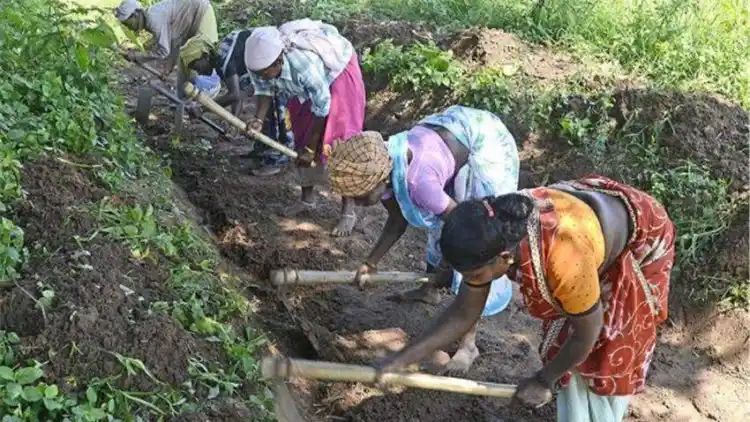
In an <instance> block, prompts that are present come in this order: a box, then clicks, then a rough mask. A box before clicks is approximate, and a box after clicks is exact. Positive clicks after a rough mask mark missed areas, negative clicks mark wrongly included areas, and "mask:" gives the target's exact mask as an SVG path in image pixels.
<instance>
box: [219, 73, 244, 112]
mask: <svg viewBox="0 0 750 422" xmlns="http://www.w3.org/2000/svg"><path fill="white" fill-rule="evenodd" d="M224 83H225V84H226V85H227V93H226V94H224V95H222V96H220V97H219V98H217V99H216V102H217V103H218V104H219V105H220V106H222V107H226V106H228V105H231V106H232V114H234V115H235V116H237V115H239V113H240V111H241V109H242V98H240V78H239V76H237V74H233V75H230V76H228V77H227V78H226V80H225V81H224Z"/></svg>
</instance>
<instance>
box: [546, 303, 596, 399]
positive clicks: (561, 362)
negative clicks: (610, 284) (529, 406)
mask: <svg viewBox="0 0 750 422" xmlns="http://www.w3.org/2000/svg"><path fill="white" fill-rule="evenodd" d="M567 323H568V325H569V326H570V327H571V329H572V333H571V334H570V336H568V338H567V340H565V343H564V344H563V346H562V348H561V349H560V351H559V352H558V353H557V355H556V356H555V357H554V358H552V360H550V361H549V362H547V364H546V365H544V367H543V368H542V369H541V370H540V371H539V378H541V380H544V381H545V382H546V383H547V384H548V386H550V387H551V386H553V385H554V384H555V382H557V380H558V379H560V377H562V376H563V375H564V374H565V373H566V372H567V371H569V370H571V369H573V368H575V367H576V366H578V365H579V364H581V363H582V362H583V361H584V360H586V358H587V357H588V355H589V353H591V349H593V348H594V343H596V339H597V338H599V333H601V331H602V327H603V326H604V311H603V309H602V306H601V303H600V302H597V303H596V305H594V307H593V308H592V309H591V310H589V311H588V312H586V313H585V314H583V315H571V316H568V319H567Z"/></svg>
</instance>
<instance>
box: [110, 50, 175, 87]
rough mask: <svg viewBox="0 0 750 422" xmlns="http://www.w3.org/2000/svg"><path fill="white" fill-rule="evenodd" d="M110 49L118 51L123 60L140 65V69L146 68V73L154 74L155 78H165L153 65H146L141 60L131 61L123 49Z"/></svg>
mask: <svg viewBox="0 0 750 422" xmlns="http://www.w3.org/2000/svg"><path fill="white" fill-rule="evenodd" d="M112 50H114V51H116V52H117V53H119V54H120V55H121V56H122V57H124V58H125V60H127V61H129V62H130V63H135V64H136V65H137V66H139V67H140V68H141V69H144V70H146V71H147V72H148V73H150V74H152V75H154V76H156V77H157V78H159V79H161V80H162V81H163V80H164V79H165V78H164V75H162V74H161V72H159V71H158V70H156V69H154V68H153V67H151V66H149V65H147V64H146V63H141V62H137V61H131V60H130V59H129V58H128V54H127V52H125V51H123V50H120V49H112Z"/></svg>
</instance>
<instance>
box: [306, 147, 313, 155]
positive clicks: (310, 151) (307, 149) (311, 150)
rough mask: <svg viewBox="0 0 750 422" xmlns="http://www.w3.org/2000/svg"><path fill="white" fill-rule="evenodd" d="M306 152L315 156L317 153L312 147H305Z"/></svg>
mask: <svg viewBox="0 0 750 422" xmlns="http://www.w3.org/2000/svg"><path fill="white" fill-rule="evenodd" d="M305 152H309V153H310V154H315V151H314V150H313V149H312V148H310V147H305Z"/></svg>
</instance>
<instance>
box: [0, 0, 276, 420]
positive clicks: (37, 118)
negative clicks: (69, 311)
mask: <svg viewBox="0 0 750 422" xmlns="http://www.w3.org/2000/svg"><path fill="white" fill-rule="evenodd" d="M73 3H74V2H60V1H56V0H52V1H47V0H44V1H43V0H7V1H5V2H3V3H2V4H0V71H1V72H2V73H3V74H4V75H6V77H5V78H3V79H2V81H0V212H2V213H3V214H4V215H8V216H12V215H13V213H12V211H13V209H14V207H15V206H16V204H17V202H18V201H19V200H22V199H23V196H24V192H23V190H22V188H21V186H22V185H21V180H20V170H21V168H22V166H23V165H24V163H26V162H29V161H31V160H34V159H35V158H37V157H39V156H41V155H45V156H48V157H57V158H58V159H61V156H70V157H81V158H82V159H74V160H75V161H81V162H85V163H87V164H76V166H80V167H81V168H86V169H87V170H90V171H91V173H92V174H94V176H95V177H96V178H97V179H98V181H99V182H100V184H101V186H102V187H103V188H106V189H108V190H109V194H110V196H109V197H107V199H105V200H103V201H102V202H100V203H99V204H96V207H95V209H94V210H93V212H94V213H95V216H96V217H97V219H98V221H99V222H100V225H101V226H100V227H99V228H98V229H97V231H96V233H95V234H94V235H93V236H92V235H90V234H89V233H81V234H80V235H81V236H78V237H77V239H78V241H79V242H84V243H85V242H86V241H87V240H86V239H89V240H90V239H92V238H93V237H94V236H102V237H104V236H106V237H107V238H108V239H110V240H111V241H113V242H122V243H123V244H124V245H126V246H127V247H128V248H129V250H130V254H131V259H133V260H136V261H138V260H140V261H146V260H150V261H153V262H155V263H157V264H158V265H159V266H161V267H163V268H165V269H166V270H167V272H168V274H169V278H168V279H167V280H165V283H166V284H167V287H168V288H169V289H170V290H171V294H170V295H169V296H168V297H169V298H170V301H169V302H164V301H162V302H152V303H151V304H150V305H151V309H150V312H160V313H163V314H166V315H168V316H170V317H172V318H174V320H175V322H176V323H178V324H180V325H182V326H183V327H184V328H185V329H186V330H189V331H191V332H193V333H194V334H195V335H196V336H197V337H200V338H203V339H205V340H206V341H208V342H211V343H214V344H216V345H218V347H219V348H221V349H223V352H224V355H225V356H226V361H222V362H210V361H205V360H204V359H203V358H202V357H201V356H199V355H194V356H191V359H190V367H189V371H188V372H189V379H188V381H187V382H186V383H185V384H183V385H168V384H166V383H164V382H162V381H160V380H158V379H156V377H155V376H154V375H153V373H152V372H151V370H150V369H149V368H148V367H147V366H146V365H145V364H144V362H143V361H141V360H139V359H136V358H133V357H130V356H125V355H122V354H120V353H117V351H116V350H113V351H107V352H109V353H110V354H111V355H112V356H113V358H114V359H115V361H116V362H119V364H120V373H118V374H115V375H113V376H108V377H100V378H94V379H92V380H90V381H88V382H87V383H86V384H80V383H79V382H78V380H76V379H75V378H73V377H68V378H67V379H66V384H68V386H69V387H66V388H65V389H64V390H63V389H62V388H58V386H56V385H54V384H49V383H48V382H47V381H46V380H45V367H44V364H43V363H39V362H35V361H28V360H21V359H19V355H20V354H19V353H18V350H17V349H18V347H19V344H20V339H19V338H18V336H17V335H15V334H14V333H9V332H4V331H0V414H2V415H3V417H2V420H3V421H4V422H5V421H26V420H29V421H32V420H76V421H98V420H123V421H138V420H165V419H169V418H171V417H173V416H176V415H179V414H181V413H184V412H188V411H194V410H198V409H200V408H201V407H202V406H204V405H206V404H207V403H208V402H209V401H210V400H213V399H217V398H226V397H230V396H231V397H233V399H234V400H240V401H243V402H245V403H247V406H248V408H249V409H251V410H252V411H253V414H254V415H255V417H256V419H255V420H259V421H260V420H270V419H271V417H272V416H271V413H270V412H269V410H268V409H270V407H271V406H270V402H269V400H270V392H269V391H268V389H267V388H266V387H265V385H264V384H263V383H262V382H261V381H260V380H259V369H258V362H257V361H256V359H255V354H256V353H257V352H258V351H259V350H260V349H261V348H262V347H263V345H264V344H265V338H264V337H263V336H262V335H261V334H260V333H258V332H256V331H255V330H253V329H252V328H251V318H252V315H253V314H252V311H253V307H252V306H251V304H250V303H249V302H248V300H247V299H246V298H245V297H244V296H243V295H242V294H241V293H240V292H239V291H238V290H237V288H236V286H237V284H238V280H237V279H236V278H235V277H233V276H231V275H229V274H226V273H224V272H221V271H219V270H218V267H217V266H218V263H219V261H220V259H219V257H218V254H217V252H216V250H215V249H213V248H212V246H211V245H210V244H209V243H208V242H207V241H206V240H205V239H203V238H202V237H201V236H200V235H199V234H198V233H199V231H198V229H197V228H195V227H194V226H193V225H191V224H189V223H188V222H186V221H185V220H184V218H182V217H181V216H180V215H181V214H180V211H179V209H178V208H179V207H178V206H176V203H177V202H178V201H177V200H176V199H175V197H174V196H173V195H172V192H171V191H170V190H169V188H168V187H169V186H170V182H169V180H168V179H167V178H166V175H165V174H166V173H168V169H165V168H162V167H161V165H160V164H159V162H158V159H157V158H156V157H155V156H154V155H153V154H152V152H151V151H149V150H148V149H147V148H145V147H144V146H143V145H142V144H141V143H140V142H139V141H138V140H137V139H136V137H135V135H134V133H133V128H132V126H131V123H130V118H129V117H128V116H127V115H126V114H125V112H124V108H125V107H124V103H123V100H122V98H121V97H120V95H119V94H117V93H116V91H115V89H113V85H114V79H113V76H114V74H113V72H112V68H111V66H112V63H113V62H114V61H116V56H115V55H114V54H113V53H112V52H110V51H109V50H107V47H109V46H110V45H111V44H112V42H113V41H114V40H115V39H116V38H117V31H113V29H112V28H111V27H110V26H109V24H108V23H107V21H111V17H104V18H101V17H100V16H99V15H98V14H97V13H95V12H91V11H77V10H75V9H74V8H71V7H69V6H71V5H72V6H73V7H75V6H77V5H78V4H73ZM79 4H80V3H79ZM96 5H97V6H106V5H105V4H103V3H101V2H96ZM52 58H54V59H52ZM88 163H95V164H88ZM115 196H117V197H128V198H134V201H135V202H130V203H129V204H128V205H125V204H122V203H120V202H118V201H114V200H111V199H109V198H112V197H115ZM6 213H7V214H6ZM26 246H27V245H25V244H24V232H23V228H22V227H19V226H18V225H16V223H15V222H14V221H13V219H12V218H9V217H5V216H3V217H2V219H1V220H0V283H2V284H6V285H7V284H14V283H15V282H16V281H17V280H18V279H19V277H20V276H21V274H23V273H24V269H23V265H24V263H25V261H26V258H27V256H28V255H29V253H34V254H35V253H44V252H43V250H44V248H43V247H42V248H41V249H40V248H37V247H36V246H35V247H34V248H32V251H31V252H29V251H27V248H26ZM38 287H39V293H40V295H41V297H40V298H39V299H38V300H37V306H39V307H41V308H42V311H43V312H51V311H54V306H52V305H53V301H54V300H56V298H55V292H54V290H52V289H51V288H47V287H46V286H43V285H40V286H38ZM48 308H49V309H48ZM76 350H79V349H78V346H77V345H76V344H75V343H74V342H72V343H71V347H70V353H71V355H72V354H74V353H76ZM50 353H53V351H50ZM134 376H145V377H146V378H147V379H150V380H151V381H152V382H153V385H154V387H153V388H152V389H151V390H150V391H127V390H123V389H122V388H121V387H119V386H121V385H122V383H120V382H117V381H118V380H119V379H120V378H127V377H134Z"/></svg>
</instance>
